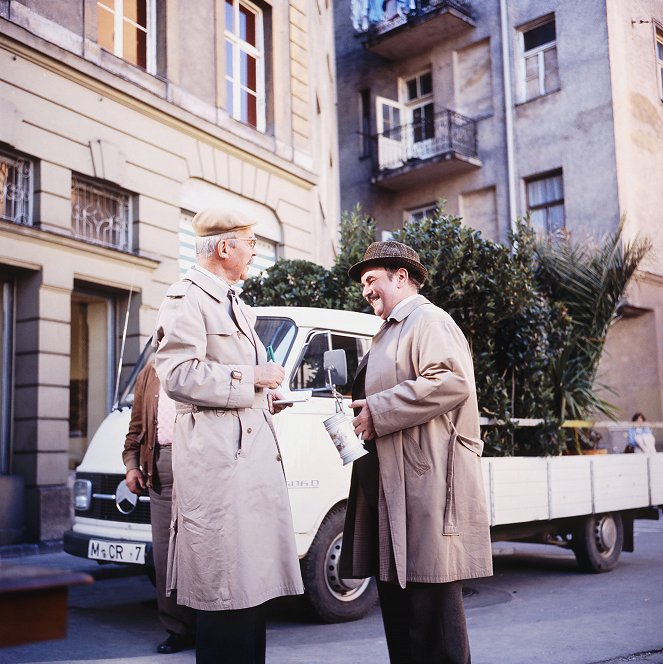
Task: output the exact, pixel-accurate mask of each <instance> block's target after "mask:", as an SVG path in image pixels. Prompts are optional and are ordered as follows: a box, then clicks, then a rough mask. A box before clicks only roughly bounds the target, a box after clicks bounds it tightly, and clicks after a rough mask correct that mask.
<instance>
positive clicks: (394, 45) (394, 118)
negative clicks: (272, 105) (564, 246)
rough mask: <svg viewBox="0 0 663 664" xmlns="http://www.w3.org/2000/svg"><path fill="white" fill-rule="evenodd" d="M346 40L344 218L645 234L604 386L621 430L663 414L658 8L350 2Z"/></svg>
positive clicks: (385, 224)
mask: <svg viewBox="0 0 663 664" xmlns="http://www.w3.org/2000/svg"><path fill="white" fill-rule="evenodd" d="M335 35H336V56H337V77H338V81H339V98H342V99H344V100H346V101H345V104H344V105H340V106H339V132H340V134H339V145H340V165H341V175H340V183H341V208H342V209H350V208H351V207H352V206H353V205H354V204H355V203H357V202H360V203H361V204H362V205H363V207H364V209H365V210H366V211H367V212H368V213H369V214H371V215H372V216H374V217H375V219H376V221H377V223H378V229H379V231H381V232H382V233H385V234H388V233H389V231H391V230H393V229H394V228H398V227H400V226H401V225H402V224H403V222H404V221H406V220H410V221H416V220H417V219H418V218H420V217H421V216H423V215H425V214H427V213H428V212H430V211H431V210H432V209H434V208H435V206H436V204H437V202H438V201H440V200H441V199H443V200H445V201H446V209H447V210H448V211H449V212H452V213H454V214H456V215H459V216H461V217H463V220H464V223H466V224H468V225H469V226H472V227H473V228H476V229H478V230H480V231H481V232H482V234H483V235H484V237H487V238H490V239H493V240H496V241H501V242H507V241H508V234H509V230H510V229H511V227H512V223H513V220H515V219H516V218H517V217H524V216H525V215H526V214H528V213H529V214H530V218H531V223H532V224H533V225H534V227H535V228H536V229H537V230H538V231H539V232H541V233H542V234H549V233H554V232H556V231H560V230H563V231H565V232H566V233H568V234H569V235H570V237H571V239H572V241H574V242H588V241H592V240H593V239H596V238H599V237H600V236H601V235H603V234H604V233H606V232H609V231H614V230H615V229H616V228H617V227H618V224H619V223H620V220H621V219H623V220H624V224H625V237H626V238H627V239H630V238H633V237H636V236H638V235H640V236H646V237H649V238H650V239H651V241H652V242H653V252H652V253H651V255H650V257H649V259H648V261H647V263H646V264H645V265H643V266H642V270H641V271H640V272H639V274H638V276H637V279H635V280H634V283H632V284H631V286H630V287H629V290H628V293H627V298H626V300H625V301H624V302H623V306H622V307H621V313H622V318H621V320H619V322H618V323H617V324H616V325H615V326H614V327H613V328H612V330H611V332H610V335H609V337H608V342H607V348H606V354H605V356H604V360H603V362H602V366H601V369H600V374H601V375H600V379H601V381H602V382H603V383H605V384H607V385H608V386H610V387H612V388H613V389H614V390H615V391H616V393H617V394H616V395H612V394H609V395H607V396H608V398H609V399H610V400H611V401H613V402H614V403H616V405H618V406H619V408H620V412H621V416H622V418H623V419H630V417H631V414H632V413H633V412H635V411H642V412H645V413H646V414H647V417H648V418H649V419H650V420H660V419H662V416H663V186H662V185H661V182H662V178H663V3H661V2H660V0H633V1H632V2H628V3H624V2H621V1H620V0H586V1H583V2H575V1H574V0H387V1H386V2H375V1H373V0H352V1H351V0H346V1H345V2H339V3H336V7H335Z"/></svg>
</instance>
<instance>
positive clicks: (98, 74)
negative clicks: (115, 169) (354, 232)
mask: <svg viewBox="0 0 663 664" xmlns="http://www.w3.org/2000/svg"><path fill="white" fill-rule="evenodd" d="M0 48H4V49H5V50H6V51H8V52H9V53H11V54H13V55H15V56H20V57H21V58H23V59H25V60H26V61H28V62H31V63H33V64H35V65H37V66H39V67H42V68H44V69H46V70H48V71H50V72H52V73H53V74H57V75H59V76H62V77H63V78H65V79H67V80H69V81H71V82H73V83H75V84H77V85H80V86H82V87H84V88H86V89H88V90H91V91H92V92H94V93H96V94H99V95H102V96H104V97H106V98H108V99H111V100H112V101H114V102H117V103H119V104H122V105H123V106H125V107H126V108H128V109H130V110H132V111H134V112H137V113H140V114H142V115H144V116H145V117H148V118H149V119H150V120H153V121H155V122H158V123H160V124H163V125H165V126H167V127H170V128H172V129H174V130H176V131H178V132H181V133H183V134H185V135H187V136H190V137H191V138H192V139H194V140H196V141H199V142H201V143H204V144H207V145H209V146H211V147H213V148H217V149H219V150H221V151H222V152H224V153H226V154H229V155H231V156H234V157H236V158H238V159H241V160H242V161H243V162H245V163H250V164H251V165H253V166H255V167H257V168H259V169H260V170H264V171H267V172H269V173H271V174H274V175H277V176H278V177H281V178H283V179H285V180H288V181H290V182H293V183H294V184H296V185H297V186H300V187H304V188H305V189H311V188H313V187H314V186H316V185H317V183H318V177H317V175H316V174H315V173H312V172H311V171H308V170H306V169H305V168H302V167H300V166H297V165H295V164H293V163H292V162H290V161H288V160H287V159H284V158H282V157H280V156H278V155H277V154H275V153H274V152H272V151H271V150H270V149H268V148H266V147H264V146H262V145H260V144H259V143H256V142H252V141H249V140H247V139H244V138H242V137H241V136H237V135H236V134H234V133H233V132H231V131H229V130H228V129H225V128H223V127H220V126H218V125H216V124H214V123H212V122H209V121H207V120H204V119H202V118H200V117H198V116H196V115H195V114H193V113H191V112H189V111H187V110H185V109H183V108H181V107H179V106H177V105H175V104H173V103H172V102H169V101H167V100H166V99H164V98H163V97H161V96H159V95H158V94H155V93H153V92H150V91H149V90H147V89H145V88H142V87H140V86H139V85H137V84H136V83H133V82H132V81H128V80H125V79H123V78H121V77H119V76H117V75H116V74H113V73H111V72H109V71H106V70H105V69H103V68H102V67H100V66H98V65H96V64H95V63H93V62H90V61H88V60H86V59H85V58H83V57H81V56H80V55H78V54H76V53H72V52H71V51H68V50H66V49H64V48H61V47H59V46H57V45H55V44H52V43H51V42H48V41H46V40H44V39H42V38H40V37H37V36H35V35H33V34H32V33H30V32H29V31H27V30H25V29H24V28H21V27H20V26H17V25H16V24H14V23H12V22H11V21H7V20H6V19H3V18H0ZM145 75H146V76H149V74H145ZM164 85H165V86H167V85H168V84H167V82H166V83H164ZM232 122H235V121H234V120H232ZM247 130H248V128H247ZM260 138H262V136H261V137H260ZM264 138H265V140H270V139H271V140H272V141H274V139H273V137H267V136H265V137H264ZM274 149H276V148H274Z"/></svg>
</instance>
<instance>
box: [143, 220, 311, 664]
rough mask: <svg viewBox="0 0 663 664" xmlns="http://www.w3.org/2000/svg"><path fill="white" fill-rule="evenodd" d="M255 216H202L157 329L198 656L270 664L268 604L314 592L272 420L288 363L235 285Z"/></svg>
mask: <svg viewBox="0 0 663 664" xmlns="http://www.w3.org/2000/svg"><path fill="white" fill-rule="evenodd" d="M254 224H255V222H253V221H251V220H249V219H247V218H245V217H243V216H242V215H240V214H238V213H235V212H230V211H227V210H221V209H207V210H203V211H201V212H199V213H198V214H196V216H195V217H194V218H193V220H192V226H193V230H194V232H195V233H196V236H197V237H196V261H197V262H196V265H194V266H193V267H192V268H191V269H190V270H189V271H188V272H187V273H186V274H185V275H184V277H183V278H182V280H181V281H179V282H177V283H175V284H173V285H172V286H171V287H170V288H169V289H168V291H167V293H166V299H165V300H164V302H163V304H162V305H161V309H160V311H159V316H158V320H157V328H156V332H155V336H154V340H155V345H156V346H157V351H156V370H157V373H158V374H159V378H160V380H161V384H162V385H163V388H164V390H165V391H166V393H167V394H168V395H169V396H170V397H171V398H173V399H175V401H176V402H177V418H176V420H175V435H174V445H173V452H174V453H173V471H174V477H175V486H174V513H173V527H172V531H171V541H170V546H169V560H168V586H167V588H168V590H177V601H178V602H180V603H181V604H185V605H187V606H190V607H191V608H194V609H196V610H197V615H196V662H197V664H261V663H263V662H264V661H265V654H266V612H265V602H267V601H268V600H270V599H272V598H274V597H280V596H283V595H298V594H301V593H302V592H303V590H304V588H303V584H302V578H301V573H300V568H299V560H298V557H297V547H296V545H295V532H294V527H293V523H292V514H291V512H290V502H289V499H288V489H287V485H286V480H285V474H284V470H283V462H282V461H281V453H280V450H279V446H278V441H277V439H276V433H275V431H274V426H273V422H272V417H271V413H272V412H273V413H276V412H278V411H280V410H282V406H281V405H279V406H277V404H275V403H273V401H272V399H271V397H272V396H274V397H275V399H274V400H278V398H279V396H281V393H280V392H279V390H278V387H279V386H280V384H281V382H282V381H283V379H284V377H285V372H284V370H283V367H281V366H280V365H278V364H276V363H275V362H269V361H268V360H267V355H266V351H265V347H264V346H263V344H262V342H261V341H260V338H259V337H258V335H257V333H256V331H255V326H254V325H255V320H256V318H255V314H254V313H253V312H252V311H251V308H250V307H247V306H246V305H245V304H243V303H242V302H241V301H240V300H239V298H238V297H237V294H236V293H235V291H234V289H233V288H232V286H233V284H236V283H238V282H240V281H242V280H243V279H246V277H247V276H248V273H249V265H250V264H251V262H252V260H253V258H254V256H255V255H256V251H255V246H256V242H257V239H256V237H255V235H254V233H253V231H252V227H253V225H254Z"/></svg>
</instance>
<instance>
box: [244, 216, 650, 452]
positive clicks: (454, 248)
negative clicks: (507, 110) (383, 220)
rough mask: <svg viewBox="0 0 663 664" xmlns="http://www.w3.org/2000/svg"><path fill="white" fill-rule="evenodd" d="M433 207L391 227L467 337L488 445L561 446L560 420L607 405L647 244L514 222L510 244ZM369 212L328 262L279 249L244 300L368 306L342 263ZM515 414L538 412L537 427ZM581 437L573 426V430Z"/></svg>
mask: <svg viewBox="0 0 663 664" xmlns="http://www.w3.org/2000/svg"><path fill="white" fill-rule="evenodd" d="M440 208H441V205H440V206H439V207H438V209H437V211H436V213H435V214H434V215H433V216H432V217H430V218H426V219H422V220H420V221H417V222H416V223H408V224H405V226H404V227H403V228H402V229H400V230H398V231H396V232H394V239H395V240H398V241H400V242H404V243H405V244H408V245H409V246H411V247H412V248H413V249H415V251H417V253H418V254H419V256H420V258H421V261H422V263H423V264H424V265H426V267H427V268H428V271H429V278H428V279H427V281H426V283H425V284H424V286H423V288H422V290H421V293H422V294H423V295H424V296H426V297H427V298H428V299H429V300H431V302H433V303H434V304H436V305H438V306H440V307H442V308H443V309H445V310H446V311H447V312H449V314H450V315H451V316H452V317H453V318H454V320H455V321H456V322H457V323H458V325H459V326H460V328H461V329H462V330H463V332H464V334H465V335H466V336H467V338H468V341H469V342H470V345H471V347H472V353H473V357H474V365H475V373H476V383H477V393H478V397H479V407H480V410H481V414H482V415H484V416H486V417H490V418H493V420H494V421H495V422H496V424H495V425H491V426H487V427H484V428H483V430H482V436H483V439H484V442H485V451H486V454H488V455H492V456H506V455H513V454H524V455H541V454H544V455H545V454H560V453H562V452H564V451H565V450H566V449H567V445H570V446H574V445H575V439H573V440H570V441H569V440H567V438H566V436H565V434H564V433H563V432H564V430H562V429H560V425H561V423H562V421H563V420H564V419H567V418H572V419H580V418H583V417H587V416H588V415H589V414H590V413H593V412H602V413H605V414H610V412H611V411H610V407H609V404H606V403H605V402H604V401H602V400H601V399H600V398H599V397H598V396H597V395H596V392H595V387H596V386H595V378H596V370H597V367H598V361H599V359H600V355H601V350H602V348H603V345H604V343H605V336H606V334H607V331H608V327H609V325H610V324H611V322H612V321H613V320H614V318H615V316H616V311H617V304H618V302H619V299H620V297H621V296H622V294H623V291H624V288H625V287H626V284H627V283H628V281H629V279H630V278H631V276H632V275H633V273H634V272H635V270H636V268H637V266H638V264H639V263H640V261H641V260H642V258H643V256H644V255H645V254H646V253H647V250H648V245H647V243H637V242H636V243H634V244H624V243H623V242H622V238H621V232H618V233H616V234H613V235H611V236H609V237H607V238H606V239H605V240H604V241H603V242H602V243H601V244H600V245H598V246H597V247H587V246H583V247H578V246H574V245H570V244H569V243H568V242H564V241H558V242H554V243H547V244H544V245H541V244H540V243H538V242H537V240H536V237H535V235H534V232H533V231H532V229H531V227H530V225H529V223H527V222H526V221H518V223H517V224H516V228H515V231H514V233H513V234H512V236H511V237H510V240H511V245H512V246H511V247H508V246H505V245H503V244H499V243H496V242H493V241H491V240H487V239H485V238H483V237H482V235H481V233H480V232H479V231H476V230H473V229H472V228H470V227H468V226H464V225H463V224H462V223H461V219H460V218H458V217H455V216H454V215H450V214H446V213H444V212H443V210H441V209H440ZM374 237H375V223H374V221H373V220H372V219H371V218H370V217H368V216H367V215H366V214H364V213H363V212H362V210H361V208H360V207H359V206H356V207H355V208H354V209H353V210H352V211H351V212H349V213H346V214H344V215H343V218H342V220H341V228H340V245H339V252H338V255H337V257H336V260H335V262H334V265H333V266H332V268H331V269H329V270H326V269H325V268H322V267H320V266H318V265H315V264H314V263H310V262H308V261H286V260H281V261H278V262H277V263H276V265H274V266H272V267H270V268H269V269H268V270H267V271H266V272H265V273H264V274H263V275H262V276H261V277H260V278H257V279H248V280H247V281H246V282H245V285H244V291H243V297H244V298H245V299H246V300H247V301H248V302H249V303H251V304H254V305H259V304H260V305H264V304H285V305H291V306H313V307H329V308H333V309H350V310H354V311H369V312H370V311H371V309H370V307H369V306H368V304H367V303H366V302H365V301H364V300H363V298H362V297H361V289H360V287H359V286H358V285H357V284H356V283H354V282H351V281H350V279H349V277H348V269H349V268H350V267H351V266H352V265H354V264H355V263H356V262H358V261H360V260H361V259H362V258H363V255H364V251H365V249H366V247H367V246H368V245H369V244H370V243H371V242H373V240H374ZM514 417H518V418H541V419H543V424H541V425H540V426H537V427H526V428H525V427H522V428H518V427H516V426H515V423H514V421H513V418H514ZM580 435H581V436H582V433H581V434H580Z"/></svg>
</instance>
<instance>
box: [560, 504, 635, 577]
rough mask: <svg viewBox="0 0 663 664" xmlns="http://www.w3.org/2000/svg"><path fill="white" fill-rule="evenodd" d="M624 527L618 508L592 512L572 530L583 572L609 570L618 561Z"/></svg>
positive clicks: (574, 545)
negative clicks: (612, 510)
mask: <svg viewBox="0 0 663 664" xmlns="http://www.w3.org/2000/svg"><path fill="white" fill-rule="evenodd" d="M623 544H624V527H623V524H622V515H621V514H620V513H619V512H608V513H606V514H590V515H589V516H587V517H586V518H585V519H584V521H583V522H582V524H581V525H580V526H579V528H578V529H577V530H576V531H575V532H574V533H573V536H572V541H571V546H572V547H573V552H574V553H575V556H576V560H577V561H578V565H579V566H580V569H581V570H582V571H583V572H593V573H599V572H609V571H610V570H611V569H614V568H615V567H616V566H617V563H618V562H619V556H620V555H621V553H622V546H623Z"/></svg>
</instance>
